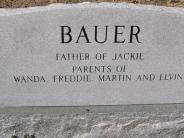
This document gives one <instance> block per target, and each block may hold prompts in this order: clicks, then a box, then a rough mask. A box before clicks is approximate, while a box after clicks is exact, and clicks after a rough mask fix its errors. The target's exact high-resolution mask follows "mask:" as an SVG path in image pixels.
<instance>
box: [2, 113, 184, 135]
mask: <svg viewBox="0 0 184 138" xmlns="http://www.w3.org/2000/svg"><path fill="white" fill-rule="evenodd" d="M0 133H1V136H0V138H11V136H12V135H16V136H17V137H18V138H23V136H24V135H25V134H30V135H34V136H35V137H36V138H183V137H184V116H183V114H182V113H98V114H94V113H87V114H65V115H61V114H57V115H46V114H24V115H7V114H6V115H5V114H4V115H3V114H1V115H0Z"/></svg>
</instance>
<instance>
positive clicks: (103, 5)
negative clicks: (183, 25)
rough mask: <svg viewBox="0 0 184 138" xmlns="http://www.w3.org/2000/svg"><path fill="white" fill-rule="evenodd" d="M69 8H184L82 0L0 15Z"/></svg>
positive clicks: (2, 11) (173, 10)
mask: <svg viewBox="0 0 184 138" xmlns="http://www.w3.org/2000/svg"><path fill="white" fill-rule="evenodd" d="M69 8H72V9H74V8H76V9H77V8H110V9H113V8H124V9H132V10H151V11H155V12H166V13H176V14H184V8H179V7H165V6H155V5H142V4H136V5H135V4H131V3H130V4H128V3H124V2H123V3H110V2H101V3H90V2H83V3H78V4H61V3H59V4H50V5H47V6H38V7H29V8H16V9H7V8H1V9H0V16H11V15H19V14H29V13H35V12H44V11H52V10H59V9H69Z"/></svg>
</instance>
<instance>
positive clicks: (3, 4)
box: [0, 0, 184, 8]
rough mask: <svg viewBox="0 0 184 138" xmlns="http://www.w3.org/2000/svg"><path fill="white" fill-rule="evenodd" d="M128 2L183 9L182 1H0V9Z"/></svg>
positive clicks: (183, 1)
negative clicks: (56, 4) (54, 4)
mask: <svg viewBox="0 0 184 138" xmlns="http://www.w3.org/2000/svg"><path fill="white" fill-rule="evenodd" d="M84 1H90V2H128V3H140V4H152V5H161V6H169V7H184V0H0V7H6V8H7V7H8V8H20V7H30V6H41V5H48V4H50V3H78V2H84Z"/></svg>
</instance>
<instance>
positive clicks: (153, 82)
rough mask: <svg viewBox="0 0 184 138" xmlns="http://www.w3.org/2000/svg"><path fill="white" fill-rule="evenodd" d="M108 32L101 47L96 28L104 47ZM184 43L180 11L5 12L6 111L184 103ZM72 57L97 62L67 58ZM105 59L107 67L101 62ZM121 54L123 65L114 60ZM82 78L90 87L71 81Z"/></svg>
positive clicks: (0, 63) (61, 8) (2, 72)
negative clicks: (20, 107)
mask: <svg viewBox="0 0 184 138" xmlns="http://www.w3.org/2000/svg"><path fill="white" fill-rule="evenodd" d="M66 25H67V26H69V27H70V28H71V32H72V41H71V42H69V43H65V42H66V41H68V40H69V39H68V38H71V37H69V36H68V35H66V34H65V33H66V32H67V31H68V28H66V27H65V28H64V29H65V31H64V35H62V33H61V32H62V27H63V26H66ZM106 25H107V26H108V35H107V38H108V39H107V41H106V42H104V43H103V44H102V43H97V40H95V38H94V34H95V33H94V32H95V31H94V26H96V27H97V26H100V29H99V28H98V29H99V32H100V34H99V35H98V36H99V38H98V41H102V40H103V39H104V36H103V34H104V33H102V32H103V30H102V29H104V28H105V27H104V26H106ZM118 25H120V26H121V27H117V26H118ZM61 26H62V27H61ZM82 26H85V30H86V33H87V34H88V38H89V43H88V40H87V39H86V38H84V36H83V35H84V34H83V33H84V30H83V32H82V34H81V37H79V36H80V31H81V30H82ZM116 27H117V28H116ZM124 27H125V29H123V28H124ZM115 29H117V30H118V31H117V32H116V31H115ZM122 31H123V35H122ZM115 32H116V33H115ZM63 36H64V37H65V38H64V40H63V39H62V38H63ZM82 36H83V37H82ZM183 36H184V10H183V9H181V8H165V7H156V6H141V5H132V4H124V3H121V4H112V3H111V4H110V3H101V4H90V3H82V4H70V5H65V4H58V5H51V6H46V7H36V8H28V9H13V10H11V9H0V42H1V45H0V49H1V50H0V55H1V58H0V95H1V96H0V106H1V107H4V106H81V105H119V104H154V103H183V102H184V95H183V91H184V85H183V80H184V74H183V68H184V63H183V58H184V55H183V53H184V48H183V43H184V39H183ZM77 38H80V39H78V40H79V41H78V40H77ZM124 39H125V42H124V43H123V41H124ZM90 42H91V43H90ZM66 53H69V54H70V55H72V54H73V53H74V54H78V55H79V54H81V53H82V57H88V54H89V55H90V56H89V57H90V58H85V60H83V59H84V58H82V59H81V60H78V59H76V58H75V59H74V60H69V59H68V58H66V60H65V59H64V58H61V57H62V55H63V54H65V56H66V55H67V54H66ZM84 53H85V54H86V55H87V56H86V55H84ZM98 53H100V54H103V53H104V55H105V59H104V60H103V59H101V60H98V58H95V57H96V55H99V54H98ZM127 53H128V54H127ZM134 53H136V54H134ZM119 54H120V55H121V56H122V57H124V58H119V59H118V60H113V59H114V55H119ZM131 54H134V55H137V57H138V58H137V59H136V58H131V57H132V56H131ZM121 56H120V57H121ZM66 57H67V56H66ZM78 57H79V56H78ZM97 57H98V56H97ZM133 57H134V56H133ZM119 66H122V68H123V70H122V72H118V71H119V69H120V68H119ZM103 67H104V70H103ZM117 67H118V68H117ZM86 68H87V69H86ZM91 68H92V69H91ZM95 68H100V69H95ZM86 70H87V71H86ZM98 70H100V71H98ZM60 76H61V78H63V79H60ZM78 76H79V78H80V77H81V76H83V77H85V79H82V81H81V82H77V81H76V80H75V82H72V81H71V80H72V79H70V78H72V77H73V78H77V77H78ZM86 76H87V77H86ZM88 76H89V79H87V78H88ZM127 76H128V77H127ZM139 76H140V77H139ZM145 76H146V77H145ZM119 77H121V79H119ZM18 78H19V79H18ZM30 78H31V79H30ZM34 78H36V79H34ZM42 78H43V79H42ZM37 79H39V81H37ZM18 80H20V81H18ZM60 80H61V81H60ZM88 80H89V81H88Z"/></svg>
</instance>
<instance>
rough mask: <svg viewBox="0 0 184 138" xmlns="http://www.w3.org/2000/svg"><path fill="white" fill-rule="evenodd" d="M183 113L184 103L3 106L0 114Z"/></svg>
mask: <svg viewBox="0 0 184 138" xmlns="http://www.w3.org/2000/svg"><path fill="white" fill-rule="evenodd" d="M118 112H120V113H123V112H124V113H127V112H136V113H142V112H144V113H151V112H155V113H183V112H184V104H150V105H113V106H111V105H107V106H66V107H65V106H55V107H54V106H50V107H48V106H38V107H34V106H33V107H32V106H27V107H26V106H25V107H1V108H0V114H73V113H74V114H84V113H118Z"/></svg>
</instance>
